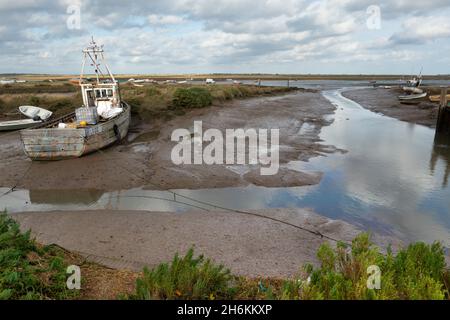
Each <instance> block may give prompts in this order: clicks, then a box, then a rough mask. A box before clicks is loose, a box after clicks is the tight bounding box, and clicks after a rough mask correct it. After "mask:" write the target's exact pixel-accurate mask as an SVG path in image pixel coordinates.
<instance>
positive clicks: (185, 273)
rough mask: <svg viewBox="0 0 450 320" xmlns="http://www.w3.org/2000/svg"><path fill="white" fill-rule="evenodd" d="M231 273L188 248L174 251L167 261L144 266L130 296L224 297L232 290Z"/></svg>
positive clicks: (204, 298) (227, 296) (230, 293)
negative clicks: (182, 253) (151, 267)
mask: <svg viewBox="0 0 450 320" xmlns="http://www.w3.org/2000/svg"><path fill="white" fill-rule="evenodd" d="M232 279H233V277H232V276H231V274H230V271H229V270H227V269H225V268H224V267H223V266H222V265H216V264H214V263H213V262H212V261H211V260H209V259H205V258H204V257H203V256H202V255H201V256H199V257H197V258H195V257H194V250H193V249H192V248H191V249H189V251H188V252H187V253H186V255H185V256H184V257H182V258H180V257H179V256H178V254H176V255H175V257H174V258H173V260H172V262H171V263H170V264H167V263H163V264H160V265H159V266H158V267H156V268H154V269H152V270H148V269H147V268H145V269H144V273H143V276H142V278H139V279H138V280H137V281H136V294H135V295H132V296H130V298H131V299H140V300H141V299H146V300H149V299H170V300H172V299H193V300H208V299H225V298H230V297H232V296H233V294H234V288H232V287H231V286H230V282H231V281H232Z"/></svg>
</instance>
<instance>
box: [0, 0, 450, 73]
mask: <svg viewBox="0 0 450 320" xmlns="http://www.w3.org/2000/svg"><path fill="white" fill-rule="evenodd" d="M374 10H375V11H374ZM378 10H379V13H380V14H379V15H378ZM78 13H79V14H78ZM448 17H450V1H448V0H429V1H423V0H422V1H417V0H409V1H406V0H397V1H376V0H341V1H322V0H321V1H306V0H262V1H261V0H260V1H249V0H227V1H225V0H216V1H209V0H208V1H207V0H165V1H162V0H146V1H143V0H136V1H130V2H129V1H113V0H109V1H106V0H97V1H94V0H85V1H83V0H57V1H50V0H41V1H38V0H18V1H16V2H11V1H7V0H0V73H11V72H18V73H78V72H79V69H80V61H81V49H82V47H83V46H85V45H87V44H88V42H89V39H90V36H91V35H93V36H95V38H96V40H97V42H99V43H102V44H104V45H105V50H106V52H107V57H108V60H109V63H110V65H111V67H112V69H113V71H114V72H115V73H163V74H171V73H172V74H173V73H186V74H189V73H213V72H225V73H244V72H245V73H346V74H411V73H418V72H419V71H420V69H421V67H423V68H424V73H425V74H450V54H449V52H450V19H449V18H448ZM378 26H379V28H378Z"/></svg>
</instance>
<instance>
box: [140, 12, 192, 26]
mask: <svg viewBox="0 0 450 320" xmlns="http://www.w3.org/2000/svg"><path fill="white" fill-rule="evenodd" d="M148 22H149V23H150V24H152V25H168V24H169V25H170V24H181V23H183V22H185V20H184V18H183V17H180V16H175V15H157V14H151V15H149V16H148Z"/></svg>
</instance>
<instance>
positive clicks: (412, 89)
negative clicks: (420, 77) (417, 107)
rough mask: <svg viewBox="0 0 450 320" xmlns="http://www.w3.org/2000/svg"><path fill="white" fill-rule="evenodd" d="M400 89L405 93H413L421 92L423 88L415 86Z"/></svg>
mask: <svg viewBox="0 0 450 320" xmlns="http://www.w3.org/2000/svg"><path fill="white" fill-rule="evenodd" d="M402 90H403V91H405V92H406V93H414V94H421V93H423V90H422V89H420V88H417V87H403V88H402Z"/></svg>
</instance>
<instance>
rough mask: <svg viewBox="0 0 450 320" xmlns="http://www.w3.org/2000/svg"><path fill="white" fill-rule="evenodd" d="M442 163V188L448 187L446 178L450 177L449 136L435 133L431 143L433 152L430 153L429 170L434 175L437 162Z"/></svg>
mask: <svg viewBox="0 0 450 320" xmlns="http://www.w3.org/2000/svg"><path fill="white" fill-rule="evenodd" d="M439 160H440V161H442V162H443V164H444V166H445V172H444V177H443V181H442V187H443V188H446V187H447V186H448V177H449V176H450V134H448V133H436V136H435V137H434V143H433V152H432V153H431V160H430V170H431V173H433V174H434V172H435V169H436V165H437V163H438V161H439Z"/></svg>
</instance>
